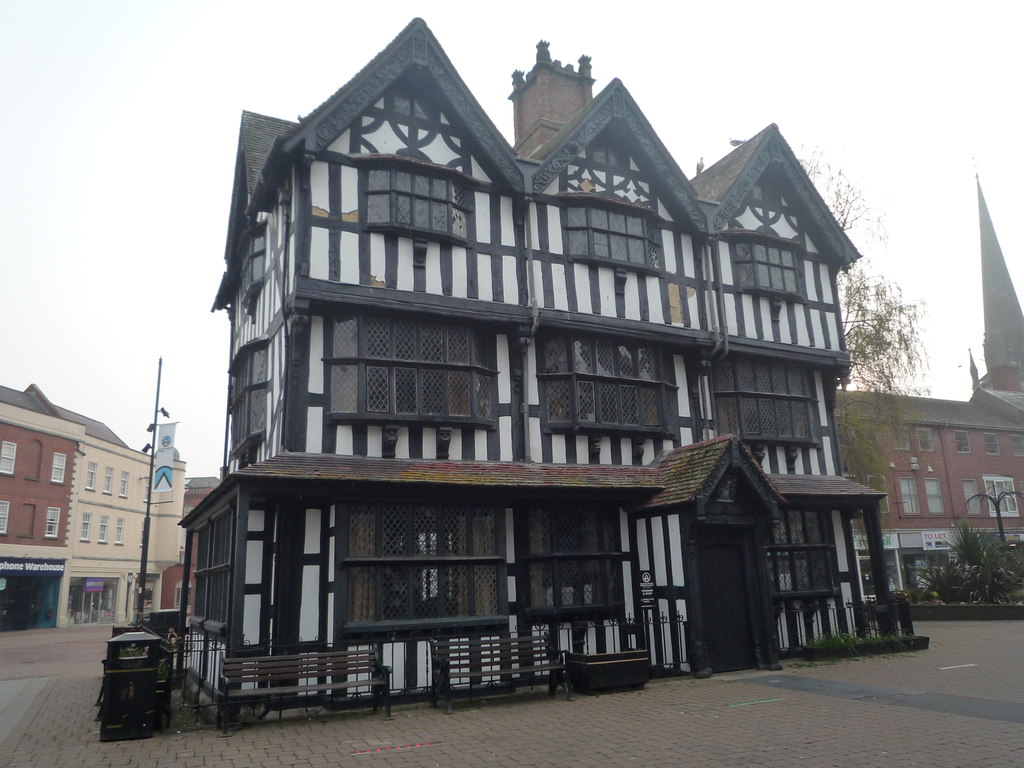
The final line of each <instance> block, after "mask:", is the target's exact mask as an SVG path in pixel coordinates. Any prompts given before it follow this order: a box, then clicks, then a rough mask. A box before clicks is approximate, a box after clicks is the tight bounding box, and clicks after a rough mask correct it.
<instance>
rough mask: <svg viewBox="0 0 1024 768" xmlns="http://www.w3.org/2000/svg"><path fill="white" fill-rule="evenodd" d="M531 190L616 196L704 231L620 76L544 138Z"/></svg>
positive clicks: (692, 200) (693, 202) (685, 185)
mask: <svg viewBox="0 0 1024 768" xmlns="http://www.w3.org/2000/svg"><path fill="white" fill-rule="evenodd" d="M609 152H611V153H612V155H613V156H612V157H609V154H608V153H609ZM533 191H534V192H541V193H543V192H549V193H550V192H568V193H573V192H577V193H588V194H597V195H604V196H608V197H615V198H618V199H620V200H622V201H624V202H629V203H633V204H639V205H644V206H646V207H650V208H652V209H653V210H655V211H658V212H659V213H662V214H663V215H665V214H667V215H666V218H670V219H673V220H676V221H680V222H682V223H683V224H684V226H685V228H686V229H688V230H690V231H697V232H706V231H707V219H706V216H705V215H704V212H703V211H702V209H701V206H700V203H699V202H698V200H697V196H696V194H695V193H694V191H693V189H692V188H691V187H690V184H689V182H688V181H687V180H686V177H685V176H684V175H683V172H682V171H681V170H680V169H679V166H678V165H677V164H676V162H675V160H674V159H673V158H672V156H671V155H670V154H669V152H668V150H667V149H666V148H665V146H664V145H663V144H662V143H661V140H660V139H659V138H658V137H657V134H655V132H654V129H653V128H651V125H650V123H649V122H648V121H647V118H646V117H644V115H643V113H642V112H641V111H640V109H639V107H637V105H636V103H635V102H634V101H633V99H632V97H631V96H630V95H629V92H628V91H626V89H625V87H624V86H623V85H622V83H621V82H620V81H619V80H613V81H612V83H611V84H610V85H608V87H607V88H605V89H604V91H602V92H601V93H600V94H599V95H598V96H597V97H596V98H595V99H594V100H593V101H592V102H591V103H590V104H588V105H587V107H586V108H585V109H583V110H582V111H581V112H580V113H579V114H578V115H577V116H576V118H575V119H574V120H573V121H572V122H571V123H569V124H568V125H567V126H565V128H563V129H562V130H561V131H560V132H559V133H558V134H557V135H556V136H555V137H553V138H552V139H551V140H550V141H548V142H547V144H546V145H545V147H544V150H543V155H542V158H541V163H540V166H539V167H538V168H537V170H536V171H535V173H534V175H533Z"/></svg>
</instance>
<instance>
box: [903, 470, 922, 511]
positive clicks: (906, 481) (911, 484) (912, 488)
mask: <svg viewBox="0 0 1024 768" xmlns="http://www.w3.org/2000/svg"><path fill="white" fill-rule="evenodd" d="M900 496H901V497H902V499H901V500H902V502H903V514H905V515H919V514H921V501H920V499H919V498H918V495H917V478H916V477H901V478H900Z"/></svg>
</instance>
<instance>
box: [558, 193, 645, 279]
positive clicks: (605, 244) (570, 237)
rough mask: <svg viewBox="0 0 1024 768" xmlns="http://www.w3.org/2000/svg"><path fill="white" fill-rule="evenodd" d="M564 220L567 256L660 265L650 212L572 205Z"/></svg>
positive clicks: (642, 265)
mask: <svg viewBox="0 0 1024 768" xmlns="http://www.w3.org/2000/svg"><path fill="white" fill-rule="evenodd" d="M565 223H566V224H565V225H566V233H567V241H568V254H569V257H570V258H574V259H587V258H591V259H595V260H598V261H602V262H611V263H613V264H614V263H618V264H622V265H623V266H626V265H629V266H634V267H636V266H639V267H648V268H650V269H661V245H660V242H659V235H658V228H657V226H656V225H655V223H654V221H653V220H651V219H650V218H649V214H646V213H639V212H636V213H634V212H631V211H623V210H617V209H608V208H603V207H602V208H597V207H576V206H572V207H568V208H566V209H565Z"/></svg>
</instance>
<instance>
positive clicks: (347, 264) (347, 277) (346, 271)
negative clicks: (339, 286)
mask: <svg viewBox="0 0 1024 768" xmlns="http://www.w3.org/2000/svg"><path fill="white" fill-rule="evenodd" d="M338 261H339V267H340V271H339V272H338V279H339V280H340V281H341V282H343V283H347V284H348V285H359V235H357V234H356V233H355V232H342V233H341V253H340V254H339V259H338Z"/></svg>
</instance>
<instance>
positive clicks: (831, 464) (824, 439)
mask: <svg viewBox="0 0 1024 768" xmlns="http://www.w3.org/2000/svg"><path fill="white" fill-rule="evenodd" d="M821 452H822V453H824V454H825V474H826V475H834V474H835V473H836V464H835V461H834V460H833V459H832V438H831V437H829V436H828V435H822V436H821Z"/></svg>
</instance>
